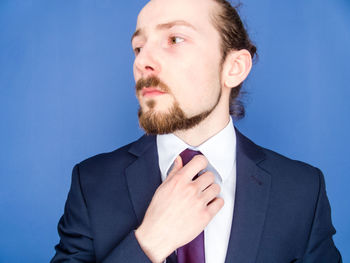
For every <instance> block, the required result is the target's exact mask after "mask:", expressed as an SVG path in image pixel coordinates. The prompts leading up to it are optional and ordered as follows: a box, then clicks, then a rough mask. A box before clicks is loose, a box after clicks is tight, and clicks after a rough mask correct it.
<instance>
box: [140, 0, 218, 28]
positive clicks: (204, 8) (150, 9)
mask: <svg viewBox="0 0 350 263" xmlns="http://www.w3.org/2000/svg"><path fill="white" fill-rule="evenodd" d="M215 8H217V6H216V4H215V2H214V1H212V0H151V1H149V2H148V4H147V5H146V6H145V7H144V8H143V9H142V10H141V12H140V13H139V16H138V19H137V26H136V28H137V29H140V28H144V27H155V26H156V25H158V24H164V23H168V22H170V21H176V20H183V21H186V22H188V23H190V24H192V25H193V26H195V27H196V28H198V29H203V28H204V29H205V28H206V27H210V26H211V27H213V26H212V23H211V15H212V13H213V11H214V10H215Z"/></svg>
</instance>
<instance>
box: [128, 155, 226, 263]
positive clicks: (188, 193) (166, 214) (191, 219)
mask: <svg viewBox="0 0 350 263" xmlns="http://www.w3.org/2000/svg"><path fill="white" fill-rule="evenodd" d="M207 165H208V161H207V159H206V158H205V157H204V156H203V155H196V156H194V157H193V159H192V160H191V161H189V162H188V163H187V164H186V165H185V166H184V167H183V166H182V160H181V157H180V156H177V158H176V160H175V164H174V167H173V169H172V170H171V172H170V173H169V175H168V177H167V178H166V180H164V182H163V183H162V184H161V185H160V186H159V187H158V188H157V190H156V192H155V194H154V195H153V198H152V201H151V203H150V205H149V207H148V209H147V211H146V214H145V217H144V219H143V221H142V224H141V225H140V226H139V228H138V229H137V230H136V231H135V235H136V238H137V240H138V242H139V244H140V246H141V248H142V249H143V250H144V252H145V253H146V255H147V256H148V257H149V258H150V259H151V260H152V262H162V261H164V260H165V258H166V257H167V256H168V255H170V254H171V253H172V252H173V251H174V250H175V249H177V248H178V247H181V246H183V245H185V244H187V243H189V242H190V241H192V240H193V239H194V238H195V237H197V236H198V235H199V234H200V233H201V232H202V231H203V230H204V228H205V227H206V226H207V225H208V224H209V222H210V221H211V219H212V218H213V217H214V216H215V215H216V214H217V213H218V211H219V210H220V209H221V208H222V207H223V205H224V200H223V199H222V198H218V197H217V195H218V194H219V193H220V190H221V189H220V186H219V185H218V184H216V183H214V175H213V173H211V172H205V173H203V174H201V175H200V176H199V177H198V178H197V179H196V180H194V181H192V178H193V177H194V176H195V175H196V174H198V173H199V172H200V171H201V170H203V169H205V168H206V167H207Z"/></svg>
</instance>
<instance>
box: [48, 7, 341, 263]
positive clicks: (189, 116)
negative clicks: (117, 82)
mask: <svg viewBox="0 0 350 263" xmlns="http://www.w3.org/2000/svg"><path fill="white" fill-rule="evenodd" d="M132 46H133V49H134V52H135V62H134V77H135V81H136V95H137V98H138V100H139V103H140V109H139V122H140V125H141V127H142V128H143V129H144V130H145V131H146V134H147V135H144V136H142V137H141V138H140V139H139V140H138V141H135V142H133V143H130V144H128V145H126V146H124V147H122V148H120V149H117V150H116V151H114V152H111V153H106V154H101V155H97V156H95V157H92V158H90V159H88V160H85V161H84V162H82V163H80V164H78V165H76V166H75V167H74V169H73V175H72V185H71V189H70V192H69V195H68V199H67V202H66V206H65V212H64V215H63V216H62V218H61V220H60V222H59V226H58V230H59V234H60V237H61V241H60V243H59V244H58V245H57V246H56V251H57V253H56V255H55V257H54V258H53V260H52V262H104V263H108V262H164V261H165V260H166V261H167V262H179V263H183V262H198V263H204V262H206V263H214V262H215V263H216V262H235V263H240V262H244V263H249V262H267V263H272V262H317V263H322V262H324V263H331V262H341V261H342V260H341V256H340V254H339V252H338V250H337V249H336V247H335V246H334V243H333V240H332V235H333V234H334V233H335V230H334V228H333V226H332V223H331V217H330V207H329V203H328V199H327V196H326V192H325V185H324V179H323V175H322V173H321V171H320V170H319V169H317V168H314V167H312V166H310V165H307V164H305V163H302V162H298V161H293V160H290V159H288V158H286V157H283V156H281V155H279V154H277V153H274V152H272V151H270V150H267V149H264V148H262V147H259V146H257V145H255V144H254V143H253V142H251V141H250V140H249V139H247V138H246V137H244V136H243V135H242V134H241V133H240V132H239V131H238V130H236V129H235V128H234V126H233V122H232V119H231V117H230V114H231V115H234V116H237V117H239V116H240V115H242V114H243V112H242V110H243V108H242V106H241V105H240V104H239V101H238V95H239V92H240V88H241V84H242V82H243V81H244V80H245V79H246V77H247V76H248V74H249V72H250V69H251V67H252V58H253V57H254V55H255V52H256V48H255V46H254V45H253V44H252V43H251V42H250V40H249V37H248V35H247V33H246V30H245V29H244V27H243V25H242V22H241V20H240V18H239V16H238V14H237V12H236V11H235V9H233V8H232V7H231V5H230V4H229V3H227V2H226V1H224V0H177V1H173V0H152V1H150V2H149V3H148V4H147V5H146V6H145V7H144V8H143V10H142V11H141V12H140V14H139V17H138V22H137V28H136V31H135V33H134V35H133V37H132Z"/></svg>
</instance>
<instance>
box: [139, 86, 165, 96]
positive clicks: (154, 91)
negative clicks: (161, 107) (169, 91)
mask: <svg viewBox="0 0 350 263" xmlns="http://www.w3.org/2000/svg"><path fill="white" fill-rule="evenodd" d="M161 94H165V92H163V91H160V90H159V89H156V88H143V89H142V96H156V95H161Z"/></svg>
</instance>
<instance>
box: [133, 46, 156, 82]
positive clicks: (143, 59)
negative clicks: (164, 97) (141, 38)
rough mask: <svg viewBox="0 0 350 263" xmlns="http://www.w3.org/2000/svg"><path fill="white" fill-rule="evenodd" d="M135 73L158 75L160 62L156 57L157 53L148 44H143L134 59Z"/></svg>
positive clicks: (144, 75) (143, 75) (145, 75)
mask: <svg viewBox="0 0 350 263" xmlns="http://www.w3.org/2000/svg"><path fill="white" fill-rule="evenodd" d="M134 67H135V71H136V72H135V73H136V74H137V75H141V76H142V77H147V76H149V75H158V74H159V72H160V63H159V59H158V58H157V54H156V52H155V51H154V49H152V48H151V47H150V45H144V46H143V47H142V49H141V50H140V52H139V53H138V54H137V56H136V57H135V61H134Z"/></svg>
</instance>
